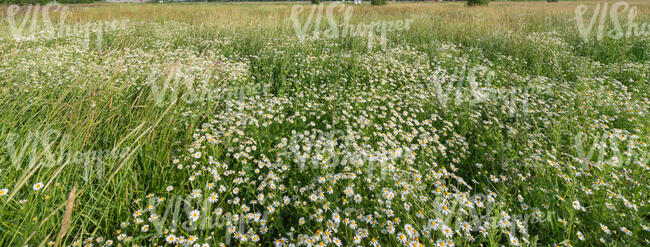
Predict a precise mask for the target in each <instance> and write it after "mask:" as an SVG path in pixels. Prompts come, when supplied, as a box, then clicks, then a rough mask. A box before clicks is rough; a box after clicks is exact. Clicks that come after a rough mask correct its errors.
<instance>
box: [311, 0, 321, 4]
mask: <svg viewBox="0 0 650 247" xmlns="http://www.w3.org/2000/svg"><path fill="white" fill-rule="evenodd" d="M311 4H320V0H311Z"/></svg>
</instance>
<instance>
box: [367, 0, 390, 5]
mask: <svg viewBox="0 0 650 247" xmlns="http://www.w3.org/2000/svg"><path fill="white" fill-rule="evenodd" d="M370 4H372V5H384V4H386V0H370Z"/></svg>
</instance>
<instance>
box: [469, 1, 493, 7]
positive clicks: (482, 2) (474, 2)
mask: <svg viewBox="0 0 650 247" xmlns="http://www.w3.org/2000/svg"><path fill="white" fill-rule="evenodd" d="M489 3H490V0H468V1H467V6H482V5H488V4H489Z"/></svg>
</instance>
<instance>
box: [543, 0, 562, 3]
mask: <svg viewBox="0 0 650 247" xmlns="http://www.w3.org/2000/svg"><path fill="white" fill-rule="evenodd" d="M546 1H548V2H549V3H557V2H559V1H560V0H546Z"/></svg>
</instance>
